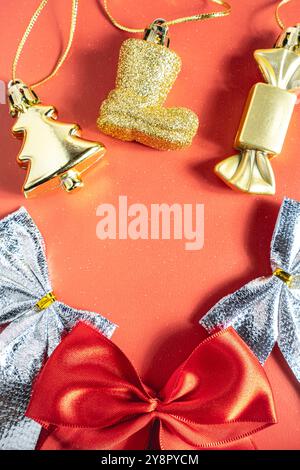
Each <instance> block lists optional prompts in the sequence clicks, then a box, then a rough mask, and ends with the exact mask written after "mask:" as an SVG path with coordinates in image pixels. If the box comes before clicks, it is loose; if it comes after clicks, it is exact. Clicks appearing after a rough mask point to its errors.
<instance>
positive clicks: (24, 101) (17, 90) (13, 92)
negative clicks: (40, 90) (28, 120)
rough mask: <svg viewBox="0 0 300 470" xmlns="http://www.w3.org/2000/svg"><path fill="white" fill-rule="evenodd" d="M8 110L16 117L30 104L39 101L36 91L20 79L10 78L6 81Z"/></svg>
mask: <svg viewBox="0 0 300 470" xmlns="http://www.w3.org/2000/svg"><path fill="white" fill-rule="evenodd" d="M7 94H8V99H9V112H10V114H11V116H13V117H16V116H17V115H18V114H19V113H24V112H25V111H27V109H28V108H30V107H31V106H33V105H35V104H38V103H40V100H39V98H38V96H37V95H36V93H35V92H34V91H33V90H32V89H31V88H30V87H28V86H27V85H25V83H23V82H22V81H21V80H11V81H10V82H9V83H8V92H7Z"/></svg>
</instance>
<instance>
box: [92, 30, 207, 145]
mask: <svg viewBox="0 0 300 470" xmlns="http://www.w3.org/2000/svg"><path fill="white" fill-rule="evenodd" d="M180 68H181V60H180V57H179V56H178V55H177V54H176V53H175V52H174V51H172V50H170V49H168V48H167V47H165V46H163V45H160V44H155V43H153V42H147V41H145V40H143V39H128V40H126V41H124V43H123V44H122V46H121V50H120V58H119V65H118V72H117V79H116V88H115V89H114V90H113V91H111V92H110V93H109V95H108V97H107V99H106V100H105V101H104V102H103V103H102V106H101V108H100V116H99V119H98V121H97V123H98V126H99V129H100V130H101V131H102V132H104V133H105V134H108V135H111V136H113V137H116V138H118V139H121V140H125V141H134V140H135V141H137V142H140V143H142V144H144V145H148V146H149V147H153V148H156V149H159V150H171V149H182V148H184V147H188V146H189V145H191V143H192V139H193V137H194V136H195V134H196V132H197V129H198V117H197V116H196V114H195V113H193V112H192V111H191V110H189V109H186V108H178V107H172V108H167V107H164V102H165V100H166V98H167V95H168V93H169V91H170V90H171V88H172V86H173V84H174V82H175V80H176V78H177V76H178V73H179V72H180Z"/></svg>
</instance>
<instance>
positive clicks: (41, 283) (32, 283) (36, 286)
mask: <svg viewBox="0 0 300 470" xmlns="http://www.w3.org/2000/svg"><path fill="white" fill-rule="evenodd" d="M51 291H52V289H51V285H50V281H49V276H48V267H47V261H46V257H45V250H44V242H43V238H42V236H41V234H40V232H39V230H38V228H37V227H36V225H35V224H34V222H33V220H32V218H31V217H30V215H29V214H28V212H27V211H26V210H25V209H24V208H21V209H19V210H18V211H16V212H14V213H13V214H11V215H9V216H8V217H6V218H5V219H3V220H1V221H0V325H6V324H8V326H7V327H6V328H5V329H4V330H3V331H2V333H1V334H0V449H17V450H21V449H25V450H28V449H34V448H35V445H36V442H37V440H38V437H39V434H40V429H41V427H40V426H39V424H37V423H35V422H34V421H32V420H30V419H28V418H26V417H25V416H24V414H25V411H26V408H27V405H28V402H29V399H30V393H31V387H32V382H33V380H34V378H35V377H36V375H37V373H38V372H39V370H40V369H41V367H42V365H43V363H44V361H45V360H46V359H47V357H49V355H50V354H51V353H52V352H53V350H54V349H55V348H56V346H57V345H58V344H59V342H60V340H61V338H62V335H63V334H65V333H66V332H67V331H69V330H70V329H71V328H73V326H74V325H75V324H76V323H77V322H78V321H79V320H81V321H87V322H88V323H90V324H92V325H94V326H95V327H97V328H98V329H99V330H101V331H102V332H103V334H105V335H106V336H107V337H110V336H111V335H112V333H113V331H114V329H115V325H114V324H113V323H111V322H109V321H108V320H106V319H105V318H103V317H102V316H101V315H99V314H96V313H92V312H88V311H82V310H76V309H74V308H71V307H68V306H67V305H64V304H63V303H61V302H58V301H55V302H54V303H52V304H51V306H49V307H48V308H46V309H44V310H41V311H38V309H37V307H36V304H37V302H38V301H39V300H40V299H42V298H43V297H44V296H45V295H46V294H47V293H49V292H51Z"/></svg>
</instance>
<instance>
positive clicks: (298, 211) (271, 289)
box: [200, 198, 300, 381]
mask: <svg viewBox="0 0 300 470" xmlns="http://www.w3.org/2000/svg"><path fill="white" fill-rule="evenodd" d="M271 267H272V272H273V275H272V276H269V277H260V278H258V279H255V280H254V281H251V282H249V283H248V284H246V285H245V286H243V287H242V288H241V289H239V290H238V291H236V292H234V293H233V294H230V295H228V296H226V297H224V298H223V299H221V300H220V301H219V302H218V303H217V304H216V305H215V306H214V307H213V308H212V309H211V310H209V312H208V313H207V314H206V315H205V316H204V317H203V318H202V319H201V321H200V323H201V324H202V325H203V326H204V327H205V328H206V329H207V330H208V331H212V330H213V329H214V328H216V327H221V328H227V327H228V326H232V327H233V328H234V329H235V330H236V331H237V332H238V334H239V335H240V336H241V337H242V338H243V340H244V341H245V342H246V343H247V344H248V346H249V347H250V348H251V349H252V351H253V352H254V354H255V355H256V356H257V357H258V359H259V361H260V362H261V363H262V364H263V363H264V362H265V361H266V359H267V358H268V356H269V354H270V353H271V351H272V349H273V347H274V345H275V343H276V341H277V343H278V346H279V348H280V350H281V352H282V354H283V356H284V357H285V359H286V361H287V363H288V364H289V366H290V368H291V369H292V371H293V372H294V374H295V376H296V377H297V379H298V380H299V381H300V203H299V202H297V201H294V200H292V199H288V198H286V199H284V201H283V203H282V206H281V209H280V212H279V215H278V219H277V223H276V226H275V230H274V233H273V238H272V242H271Z"/></svg>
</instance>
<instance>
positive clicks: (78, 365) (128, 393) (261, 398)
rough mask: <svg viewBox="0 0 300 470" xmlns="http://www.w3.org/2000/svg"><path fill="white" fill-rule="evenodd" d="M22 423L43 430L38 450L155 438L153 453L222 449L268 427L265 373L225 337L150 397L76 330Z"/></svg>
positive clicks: (110, 349) (231, 335)
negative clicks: (156, 449) (32, 422)
mask: <svg viewBox="0 0 300 470" xmlns="http://www.w3.org/2000/svg"><path fill="white" fill-rule="evenodd" d="M26 415H27V416H28V417H30V418H32V419H34V420H35V421H37V422H39V423H40V424H41V425H42V426H44V428H47V430H48V433H49V435H48V437H47V439H46V440H45V441H44V443H43V445H42V448H43V449H54V448H57V449H112V448H113V449H119V450H124V449H132V448H135V449H140V448H144V449H145V448H149V446H152V444H153V441H152V439H153V438H155V437H156V435H157V439H158V443H159V447H160V448H161V449H168V450H171V449H173V450H180V449H182V450H184V449H205V448H219V447H220V448H222V447H223V446H228V445H231V444H232V445H235V444H236V445H239V441H241V440H242V439H244V438H247V437H249V436H251V435H253V434H254V433H255V432H257V431H258V430H261V429H263V428H264V427H267V426H270V425H271V424H274V423H275V422H276V418H275V411H274V405H273V398H272V392H271V389H270V385H269V382H268V380H267V378H266V375H265V372H264V370H263V369H262V367H261V366H260V364H259V362H258V361H257V359H256V358H255V356H254V355H253V354H252V353H251V351H250V350H249V349H248V348H247V346H246V345H245V344H244V342H243V341H242V340H241V338H239V336H238V335H237V334H236V333H235V331H234V330H233V329H228V330H225V331H221V332H219V333H217V334H215V335H213V336H211V337H209V338H208V339H207V340H206V341H204V342H203V343H201V344H200V345H199V346H198V347H197V348H196V349H195V350H194V351H193V352H192V354H191V355H190V357H189V358H188V359H187V360H186V361H185V362H184V363H183V365H182V366H181V367H179V368H178V369H177V370H175V372H174V373H173V375H172V376H171V378H170V379H169V381H168V382H167V383H166V385H165V387H164V388H163V389H162V390H161V391H160V392H159V393H156V392H155V391H154V390H153V391H149V389H148V387H146V386H145V385H144V384H143V382H142V380H141V379H140V377H139V376H138V374H137V372H136V371H135V369H134V367H133V366H132V364H131V363H130V361H129V360H128V359H127V357H126V356H125V355H124V354H123V353H122V351H121V350H120V349H119V348H118V347H117V346H116V345H114V344H113V343H112V342H111V341H110V340H108V339H107V338H105V337H104V336H103V335H101V334H100V333H99V332H98V331H96V330H95V329H94V328H92V327H90V326H88V325H86V324H84V323H80V324H79V325H78V326H76V327H75V328H74V329H73V330H72V332H71V333H70V334H68V335H67V336H66V337H65V338H64V340H63V341H62V343H61V344H60V345H59V346H58V347H57V348H56V350H55V351H54V353H53V354H52V356H51V357H50V359H49V360H48V361H47V363H46V365H45V366H44V368H43V370H42V372H41V374H40V376H39V377H38V379H37V381H36V384H35V388H34V392H33V395H32V399H31V402H30V404H29V407H28V410H27V413H26ZM156 423H157V426H156ZM241 442H242V441H241Z"/></svg>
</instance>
